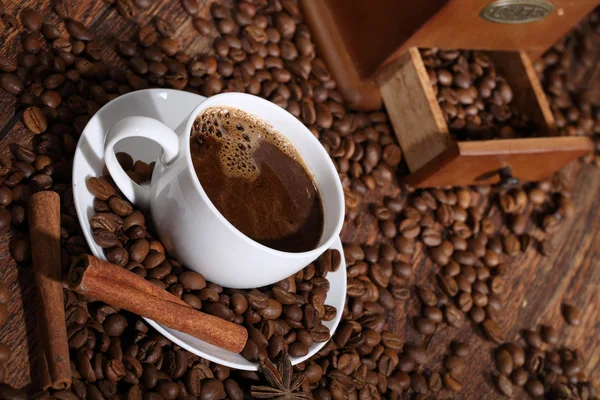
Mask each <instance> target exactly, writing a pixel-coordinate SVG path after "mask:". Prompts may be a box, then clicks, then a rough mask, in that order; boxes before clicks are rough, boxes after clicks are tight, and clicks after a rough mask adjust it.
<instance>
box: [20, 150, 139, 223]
mask: <svg viewBox="0 0 600 400" xmlns="http://www.w3.org/2000/svg"><path fill="white" fill-rule="evenodd" d="M25 161H27V160H25ZM86 186H87V189H88V190H89V192H90V193H91V194H92V195H94V196H95V197H97V198H98V199H100V200H105V201H106V200H108V199H109V198H110V197H111V196H114V195H116V194H117V191H116V190H115V188H114V187H113V186H112V184H110V182H108V181H107V180H106V179H105V178H102V177H101V178H95V177H91V178H89V179H88V180H87V182H86ZM123 228H124V229H128V228H129V226H127V225H126V224H124V225H123Z"/></svg>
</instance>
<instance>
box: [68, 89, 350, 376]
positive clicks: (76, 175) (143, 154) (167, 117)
mask: <svg viewBox="0 0 600 400" xmlns="http://www.w3.org/2000/svg"><path fill="white" fill-rule="evenodd" d="M204 99H205V97H203V96H199V95H196V94H192V93H188V92H184V91H179V90H172V89H148V90H140V91H136V92H131V93H128V94H125V95H123V96H120V97H118V98H116V99H114V100H113V101H111V102H109V103H108V104H106V105H105V106H104V107H102V108H101V109H100V110H99V111H98V112H97V113H96V115H94V117H93V118H92V119H91V120H90V122H89V123H88V124H87V126H86V127H85V129H84V131H83V133H82V134H81V137H80V139H79V143H78V144H77V150H76V151H75V158H74V161H73V197H74V199H75V207H76V209H77V216H78V218H79V223H80V224H81V227H82V229H83V234H84V235H85V239H86V240H87V243H88V246H89V247H90V249H91V251H92V253H93V254H94V255H95V256H96V257H99V258H102V259H105V257H104V252H103V251H102V249H101V248H100V247H99V246H98V245H96V243H95V242H94V239H93V238H92V232H91V229H90V223H89V220H90V218H91V217H92V216H93V215H94V207H93V200H94V197H93V196H92V195H91V194H90V193H89V192H88V190H87V188H86V185H85V182H86V180H87V178H89V177H92V176H101V175H102V168H103V166H104V161H103V159H104V137H105V135H106V132H107V131H108V130H109V129H110V128H111V127H112V126H113V125H114V124H115V123H116V122H118V121H119V120H121V119H123V118H125V117H129V116H147V117H151V118H156V119H158V120H160V121H162V122H163V123H164V124H165V125H167V126H168V127H170V128H171V129H173V130H175V129H176V128H177V126H178V125H179V124H180V123H182V122H183V121H185V119H186V118H187V116H188V115H189V113H190V112H192V110H193V109H194V108H195V107H196V106H197V105H198V104H200V102H202V101H203V100H204ZM115 150H117V151H125V152H127V153H129V154H131V156H132V157H133V159H134V160H143V161H146V162H152V161H156V160H157V156H158V154H160V153H159V147H158V145H157V144H156V143H154V142H152V141H150V140H147V139H139V138H134V139H126V140H123V141H121V142H119V143H118V144H117V146H115ZM332 248H333V249H337V250H338V251H339V252H340V253H341V254H342V257H341V259H342V265H341V266H340V268H339V269H338V270H337V271H336V272H335V273H329V274H328V275H327V279H328V280H329V283H330V290H329V293H328V294H327V300H326V304H328V305H331V306H334V307H335V308H336V309H337V315H336V317H335V319H333V320H332V321H329V322H324V325H325V326H327V327H328V328H329V331H330V332H331V335H332V336H333V333H334V331H335V329H336V328H337V326H338V324H339V322H340V319H341V318H342V310H343V309H344V302H345V299H346V263H345V260H344V255H343V249H342V242H341V241H340V239H339V238H338V239H337V240H336V241H335V242H334V244H333V246H332ZM146 321H147V322H148V323H149V324H150V325H152V327H154V328H155V329H156V330H157V331H159V332H160V333H161V334H163V335H164V336H166V337H167V338H168V339H169V340H171V341H172V342H174V343H176V344H177V345H179V346H181V347H183V348H185V349H186V350H189V351H191V352H192V353H194V354H196V355H198V356H200V357H203V358H206V359H207V360H210V361H213V362H216V363H219V364H222V365H226V366H228V367H232V368H236V369H242V370H248V371H255V370H257V369H258V366H257V364H255V363H252V362H250V361H248V360H246V359H245V358H244V357H242V356H241V355H239V354H236V353H232V352H229V351H226V350H223V349H220V348H218V347H215V346H213V345H210V344H208V343H205V342H203V341H201V340H199V339H196V338H194V337H192V336H189V335H186V334H184V333H181V332H178V331H176V330H173V329H170V328H167V327H165V326H163V325H160V324H157V323H156V322H154V321H152V320H149V319H146ZM324 345H325V343H315V344H314V345H313V346H312V347H311V348H310V349H309V352H308V354H307V355H306V356H304V357H292V358H291V359H292V364H294V365H295V364H297V363H299V362H302V361H304V360H306V359H308V358H309V357H311V356H312V355H314V354H315V353H316V352H318V351H319V350H320V349H321V348H322V347H323V346H324Z"/></svg>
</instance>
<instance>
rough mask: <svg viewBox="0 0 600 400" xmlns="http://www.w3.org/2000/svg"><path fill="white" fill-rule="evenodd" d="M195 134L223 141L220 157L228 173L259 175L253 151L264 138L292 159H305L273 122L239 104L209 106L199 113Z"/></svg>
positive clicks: (248, 176)
mask: <svg viewBox="0 0 600 400" xmlns="http://www.w3.org/2000/svg"><path fill="white" fill-rule="evenodd" d="M192 135H193V136H194V137H196V138H200V139H202V138H204V137H211V138H213V139H214V140H216V141H217V142H219V143H220V144H221V146H220V149H219V160H220V162H221V167H222V168H223V170H224V172H225V173H226V174H227V175H229V176H237V177H244V178H251V179H254V178H256V177H258V175H259V173H260V171H259V169H258V166H257V165H256V163H255V162H254V158H253V156H252V154H253V152H254V150H256V149H257V148H258V146H259V145H260V143H261V142H262V141H263V140H266V141H268V142H269V143H271V144H272V145H274V146H276V147H277V148H278V149H279V151H281V152H282V153H284V154H286V155H287V156H288V157H290V158H292V159H293V160H296V161H297V162H301V160H302V159H301V158H300V156H299V154H298V152H297V150H296V149H295V148H294V146H293V145H292V144H291V143H290V142H289V141H288V140H287V139H286V138H285V137H283V135H281V134H280V133H279V132H277V131H276V130H275V129H274V128H273V127H272V126H271V125H269V124H268V123H266V122H264V121H262V120H261V119H259V118H257V117H256V116H254V115H252V114H249V113H247V112H245V111H242V110H239V109H237V108H231V107H209V108H207V109H206V110H204V111H203V112H202V114H200V115H198V117H196V120H195V121H194V125H193V131H192Z"/></svg>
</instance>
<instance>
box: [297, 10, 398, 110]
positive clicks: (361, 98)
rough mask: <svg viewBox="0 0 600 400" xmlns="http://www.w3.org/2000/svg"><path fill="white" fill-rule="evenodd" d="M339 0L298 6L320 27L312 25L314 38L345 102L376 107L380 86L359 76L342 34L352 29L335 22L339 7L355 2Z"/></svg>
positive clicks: (338, 16)
mask: <svg viewBox="0 0 600 400" xmlns="http://www.w3.org/2000/svg"><path fill="white" fill-rule="evenodd" d="M340 1H341V3H340V4H338V5H335V4H328V3H327V2H325V1H323V0H300V6H301V7H302V11H303V15H304V17H305V18H306V22H307V24H308V25H309V26H311V27H319V29H313V38H314V40H315V42H316V43H317V48H318V49H319V50H320V51H321V54H322V57H323V59H324V60H325V62H326V63H327V67H328V68H329V70H330V72H331V74H332V75H333V77H334V78H335V80H336V81H337V82H339V85H338V87H339V90H340V92H341V93H342V95H343V96H344V99H345V100H346V102H347V104H348V106H349V107H351V108H352V109H355V110H361V111H372V110H378V109H379V108H381V94H380V93H379V88H378V87H377V84H376V83H375V82H374V81H373V80H371V79H362V78H361V77H360V73H359V71H357V69H356V68H357V67H358V65H357V64H356V63H355V62H354V61H353V60H354V58H353V56H352V55H351V54H350V53H349V51H350V50H351V47H350V46H348V42H347V41H346V40H347V37H346V36H345V34H346V33H349V32H352V30H350V31H349V32H341V31H340V29H341V26H340V25H339V24H338V22H339V18H340V11H343V10H344V8H345V7H344V6H345V5H351V4H355V3H357V2H344V0H340ZM342 3H343V4H342ZM402 3H403V2H397V3H395V4H402ZM367 15H369V18H374V17H375V16H373V15H372V14H367ZM325 27H327V29H325ZM372 47H373V48H375V47H376V46H372Z"/></svg>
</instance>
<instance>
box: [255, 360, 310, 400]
mask: <svg viewBox="0 0 600 400" xmlns="http://www.w3.org/2000/svg"><path fill="white" fill-rule="evenodd" d="M258 370H259V371H260V372H261V373H262V374H263V376H264V377H265V379H266V381H267V383H268V385H267V386H252V387H251V388H250V394H251V395H252V397H254V398H257V399H274V400H309V399H311V398H312V396H311V394H310V393H306V392H303V391H302V389H301V386H302V382H303V381H304V377H305V375H306V374H305V373H296V374H294V371H293V369H292V362H291V361H290V358H289V356H288V355H287V354H286V355H284V356H283V357H282V359H281V360H280V361H279V362H278V363H277V367H275V365H274V364H273V363H272V362H271V361H270V360H265V361H264V362H261V363H260V365H259V367H258Z"/></svg>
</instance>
